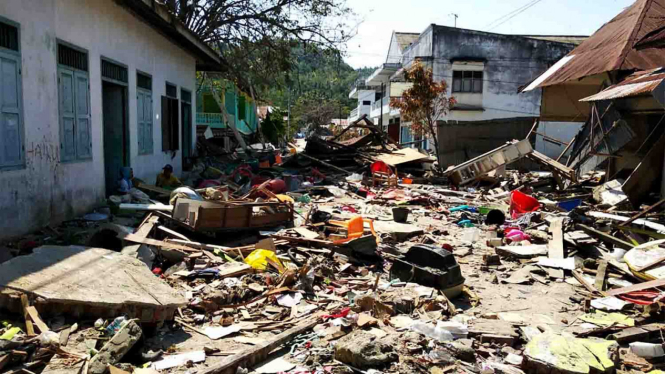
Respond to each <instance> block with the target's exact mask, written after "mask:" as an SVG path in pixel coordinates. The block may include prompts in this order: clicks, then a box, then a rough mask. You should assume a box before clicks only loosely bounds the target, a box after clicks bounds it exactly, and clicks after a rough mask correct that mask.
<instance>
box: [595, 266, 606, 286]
mask: <svg viewBox="0 0 665 374" xmlns="http://www.w3.org/2000/svg"><path fill="white" fill-rule="evenodd" d="M606 273H607V261H600V264H598V272H597V273H596V280H595V282H594V287H596V289H597V290H598V291H603V290H604V289H605V275H606Z"/></svg>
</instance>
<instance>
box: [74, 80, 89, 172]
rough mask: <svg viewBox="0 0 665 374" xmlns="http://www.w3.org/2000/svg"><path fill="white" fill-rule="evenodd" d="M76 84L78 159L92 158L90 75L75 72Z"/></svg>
mask: <svg viewBox="0 0 665 374" xmlns="http://www.w3.org/2000/svg"><path fill="white" fill-rule="evenodd" d="M74 79H75V82H76V87H75V90H74V91H75V94H76V96H75V97H76V156H77V158H78V159H89V158H92V136H91V134H90V85H89V80H88V74H87V73H82V72H78V71H77V72H75V73H74Z"/></svg>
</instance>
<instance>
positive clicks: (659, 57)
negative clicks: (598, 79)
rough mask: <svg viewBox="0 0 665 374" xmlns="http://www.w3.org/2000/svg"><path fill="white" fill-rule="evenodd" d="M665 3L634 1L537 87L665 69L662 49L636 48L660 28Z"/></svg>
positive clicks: (664, 55) (649, 0)
mask: <svg viewBox="0 0 665 374" xmlns="http://www.w3.org/2000/svg"><path fill="white" fill-rule="evenodd" d="M664 18H665V0H637V1H636V2H635V3H634V4H633V5H632V6H630V7H629V8H627V9H626V10H624V11H623V12H621V13H620V14H619V15H617V16H616V17H614V19H612V20H611V21H610V22H608V23H606V24H605V25H603V27H601V28H600V29H599V30H598V31H596V32H595V33H594V34H593V35H591V36H590V37H589V38H588V39H587V40H585V41H584V42H583V43H582V44H580V45H579V46H577V48H575V49H574V50H572V51H571V52H570V53H569V54H568V56H575V58H574V59H572V60H570V61H568V62H567V63H566V64H565V65H563V66H561V67H560V68H559V69H558V70H557V71H555V72H553V73H551V75H550V76H548V77H547V78H546V79H544V80H543V81H542V82H541V83H539V84H538V87H545V86H551V85H555V84H560V83H563V82H567V81H571V80H577V79H581V78H584V77H588V76H592V75H596V74H601V73H604V72H608V71H615V70H631V69H637V70H646V69H652V68H655V67H659V66H665V50H663V49H657V48H650V49H641V50H638V49H636V48H635V45H636V44H637V43H638V42H639V41H640V40H641V39H642V38H643V37H645V36H646V35H647V34H649V33H651V32H653V31H654V30H657V29H660V28H661V27H662V26H663V19H664Z"/></svg>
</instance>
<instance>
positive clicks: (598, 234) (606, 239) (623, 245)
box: [577, 224, 635, 249]
mask: <svg viewBox="0 0 665 374" xmlns="http://www.w3.org/2000/svg"><path fill="white" fill-rule="evenodd" d="M577 227H579V228H580V229H581V230H582V231H584V232H586V233H587V234H589V235H592V236H595V237H596V238H598V239H600V240H602V241H604V242H607V243H610V244H614V245H616V246H617V247H620V248H624V249H633V248H634V247H635V246H634V245H632V244H630V243H628V242H625V241H623V240H621V239H619V238H615V237H614V236H612V235H608V234H606V233H604V232H602V231H598V230H596V229H593V228H591V227H589V226H586V225H580V224H578V225H577Z"/></svg>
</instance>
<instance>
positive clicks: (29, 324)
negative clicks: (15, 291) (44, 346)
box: [21, 294, 37, 336]
mask: <svg viewBox="0 0 665 374" xmlns="http://www.w3.org/2000/svg"><path fill="white" fill-rule="evenodd" d="M21 306H22V307H23V319H25V329H26V330H27V333H28V336H35V335H37V334H35V328H34V326H33V325H32V320H31V319H30V314H29V313H28V307H29V306H30V302H29V301H28V296H27V295H26V294H22V295H21Z"/></svg>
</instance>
